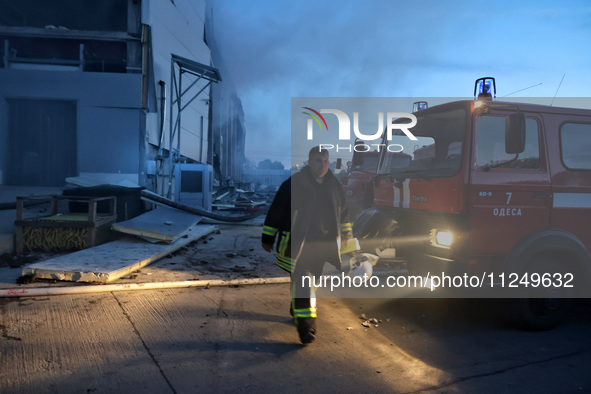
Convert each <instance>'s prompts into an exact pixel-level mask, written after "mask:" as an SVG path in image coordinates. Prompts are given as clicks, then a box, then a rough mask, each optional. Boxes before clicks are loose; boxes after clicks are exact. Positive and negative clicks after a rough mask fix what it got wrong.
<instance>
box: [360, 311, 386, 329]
mask: <svg viewBox="0 0 591 394" xmlns="http://www.w3.org/2000/svg"><path fill="white" fill-rule="evenodd" d="M359 318H360V319H361V320H363V322H362V323H361V325H362V326H363V327H370V326H371V325H372V324H373V326H374V327H376V328H377V327H378V326H379V324H380V323H382V321H381V320H380V319H376V318H375V317H370V318H368V317H367V316H366V315H365V313H362V314H361V315H360V316H359ZM386 322H388V323H389V322H390V319H386Z"/></svg>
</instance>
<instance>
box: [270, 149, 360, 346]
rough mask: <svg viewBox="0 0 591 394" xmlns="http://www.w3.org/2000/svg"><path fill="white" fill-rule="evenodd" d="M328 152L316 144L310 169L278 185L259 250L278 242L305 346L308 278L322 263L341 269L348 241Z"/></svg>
mask: <svg viewBox="0 0 591 394" xmlns="http://www.w3.org/2000/svg"><path fill="white" fill-rule="evenodd" d="M328 156H329V155H328V151H327V150H326V149H324V150H322V149H321V148H320V147H319V146H317V147H314V148H312V149H311V150H310V152H309V154H308V165H307V166H305V167H304V168H302V170H301V171H300V172H298V173H296V174H294V175H293V176H291V177H290V178H289V179H288V180H286V181H285V182H283V184H282V185H281V186H280V187H279V190H278V191H277V194H276V195H275V198H274V199H273V203H272V204H271V207H270V208H269V212H268V213H267V217H266V219H265V223H264V226H263V235H262V240H261V241H262V246H263V249H265V250H266V251H267V252H271V250H272V248H273V245H274V244H275V242H276V241H277V242H276V260H277V265H278V266H279V267H280V268H282V269H284V270H285V271H287V272H289V273H290V274H291V297H292V301H291V307H290V313H291V314H292V315H293V317H294V320H295V323H296V325H297V331H298V334H299V337H300V340H301V342H302V343H303V344H308V343H311V342H312V341H314V339H315V335H316V298H315V295H314V288H313V286H310V284H311V283H313V282H311V280H303V281H302V279H304V278H309V279H310V278H314V277H316V278H317V277H319V276H320V275H321V273H322V269H323V266H324V263H325V262H328V263H330V264H332V265H334V266H335V267H337V268H338V269H339V270H340V269H341V260H340V244H341V242H340V240H341V235H342V236H343V238H344V239H350V238H352V234H351V230H352V228H351V223H349V219H348V213H347V209H346V207H345V193H344V192H343V189H342V187H341V184H340V182H339V181H338V180H337V179H336V177H335V176H334V175H333V173H332V172H331V171H330V170H329V168H328V165H329V161H328Z"/></svg>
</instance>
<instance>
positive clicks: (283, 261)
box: [275, 254, 293, 272]
mask: <svg viewBox="0 0 591 394" xmlns="http://www.w3.org/2000/svg"><path fill="white" fill-rule="evenodd" d="M275 257H276V259H277V265H278V266H279V268H281V269H284V270H285V271H288V272H293V259H291V258H289V257H285V256H280V255H279V254H277V255H276V256H275Z"/></svg>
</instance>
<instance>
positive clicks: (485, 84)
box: [474, 77, 497, 99]
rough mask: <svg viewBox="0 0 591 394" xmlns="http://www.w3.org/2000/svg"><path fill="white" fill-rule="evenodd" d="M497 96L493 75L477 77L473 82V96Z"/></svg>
mask: <svg viewBox="0 0 591 394" xmlns="http://www.w3.org/2000/svg"><path fill="white" fill-rule="evenodd" d="M476 92H478V94H476ZM493 97H497V85H496V83H495V79H494V78H493V77H483V78H478V79H477V80H476V82H475V83H474V98H475V99H477V98H485V99H486V98H493Z"/></svg>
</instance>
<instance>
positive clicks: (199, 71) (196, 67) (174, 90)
mask: <svg viewBox="0 0 591 394" xmlns="http://www.w3.org/2000/svg"><path fill="white" fill-rule="evenodd" d="M177 74H178V77H177ZM184 74H190V75H193V76H195V77H197V79H196V80H194V81H193V82H191V84H190V85H189V86H187V87H186V88H184V89H183V75H184ZM202 79H203V80H206V81H207V83H206V84H205V86H203V87H202V88H201V89H199V91H197V92H196V93H193V91H191V88H193V87H194V86H195V85H196V84H197V83H198V82H199V81H201V80H202ZM170 80H171V84H170V100H169V130H168V157H167V158H166V160H163V161H162V165H161V166H160V167H159V168H158V173H157V176H164V172H165V169H166V164H168V170H169V171H168V189H167V191H166V197H167V198H169V199H170V198H171V196H172V179H173V176H174V169H175V166H176V164H177V163H178V162H179V160H180V157H181V114H182V112H183V110H184V109H185V108H187V107H188V106H189V105H190V104H191V103H192V102H193V101H194V100H195V99H196V98H197V97H198V96H199V95H201V93H203V92H204V91H205V89H207V88H208V87H209V86H210V85H211V83H212V82H214V83H217V82H220V81H221V80H222V78H221V76H220V73H219V71H218V70H217V69H216V68H213V67H210V66H206V65H205V64H201V63H199V62H196V61H193V60H189V59H186V58H183V57H181V56H177V55H174V54H172V55H171V62H170ZM193 90H195V89H193ZM189 91H191V95H189V96H187V97H189V99H188V101H187V102H185V103H183V101H182V99H183V97H184V96H185V95H186V94H187V93H189ZM162 115H163V114H162ZM175 139H176V144H175ZM202 141H203V139H202ZM164 145H165V144H164V138H162V136H161V138H160V146H159V147H158V156H159V157H162V158H163V157H164V151H165V147H164ZM175 145H176V146H175ZM200 149H203V147H202V146H201V147H200ZM163 194H164V190H163ZM175 199H178V196H175Z"/></svg>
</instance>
